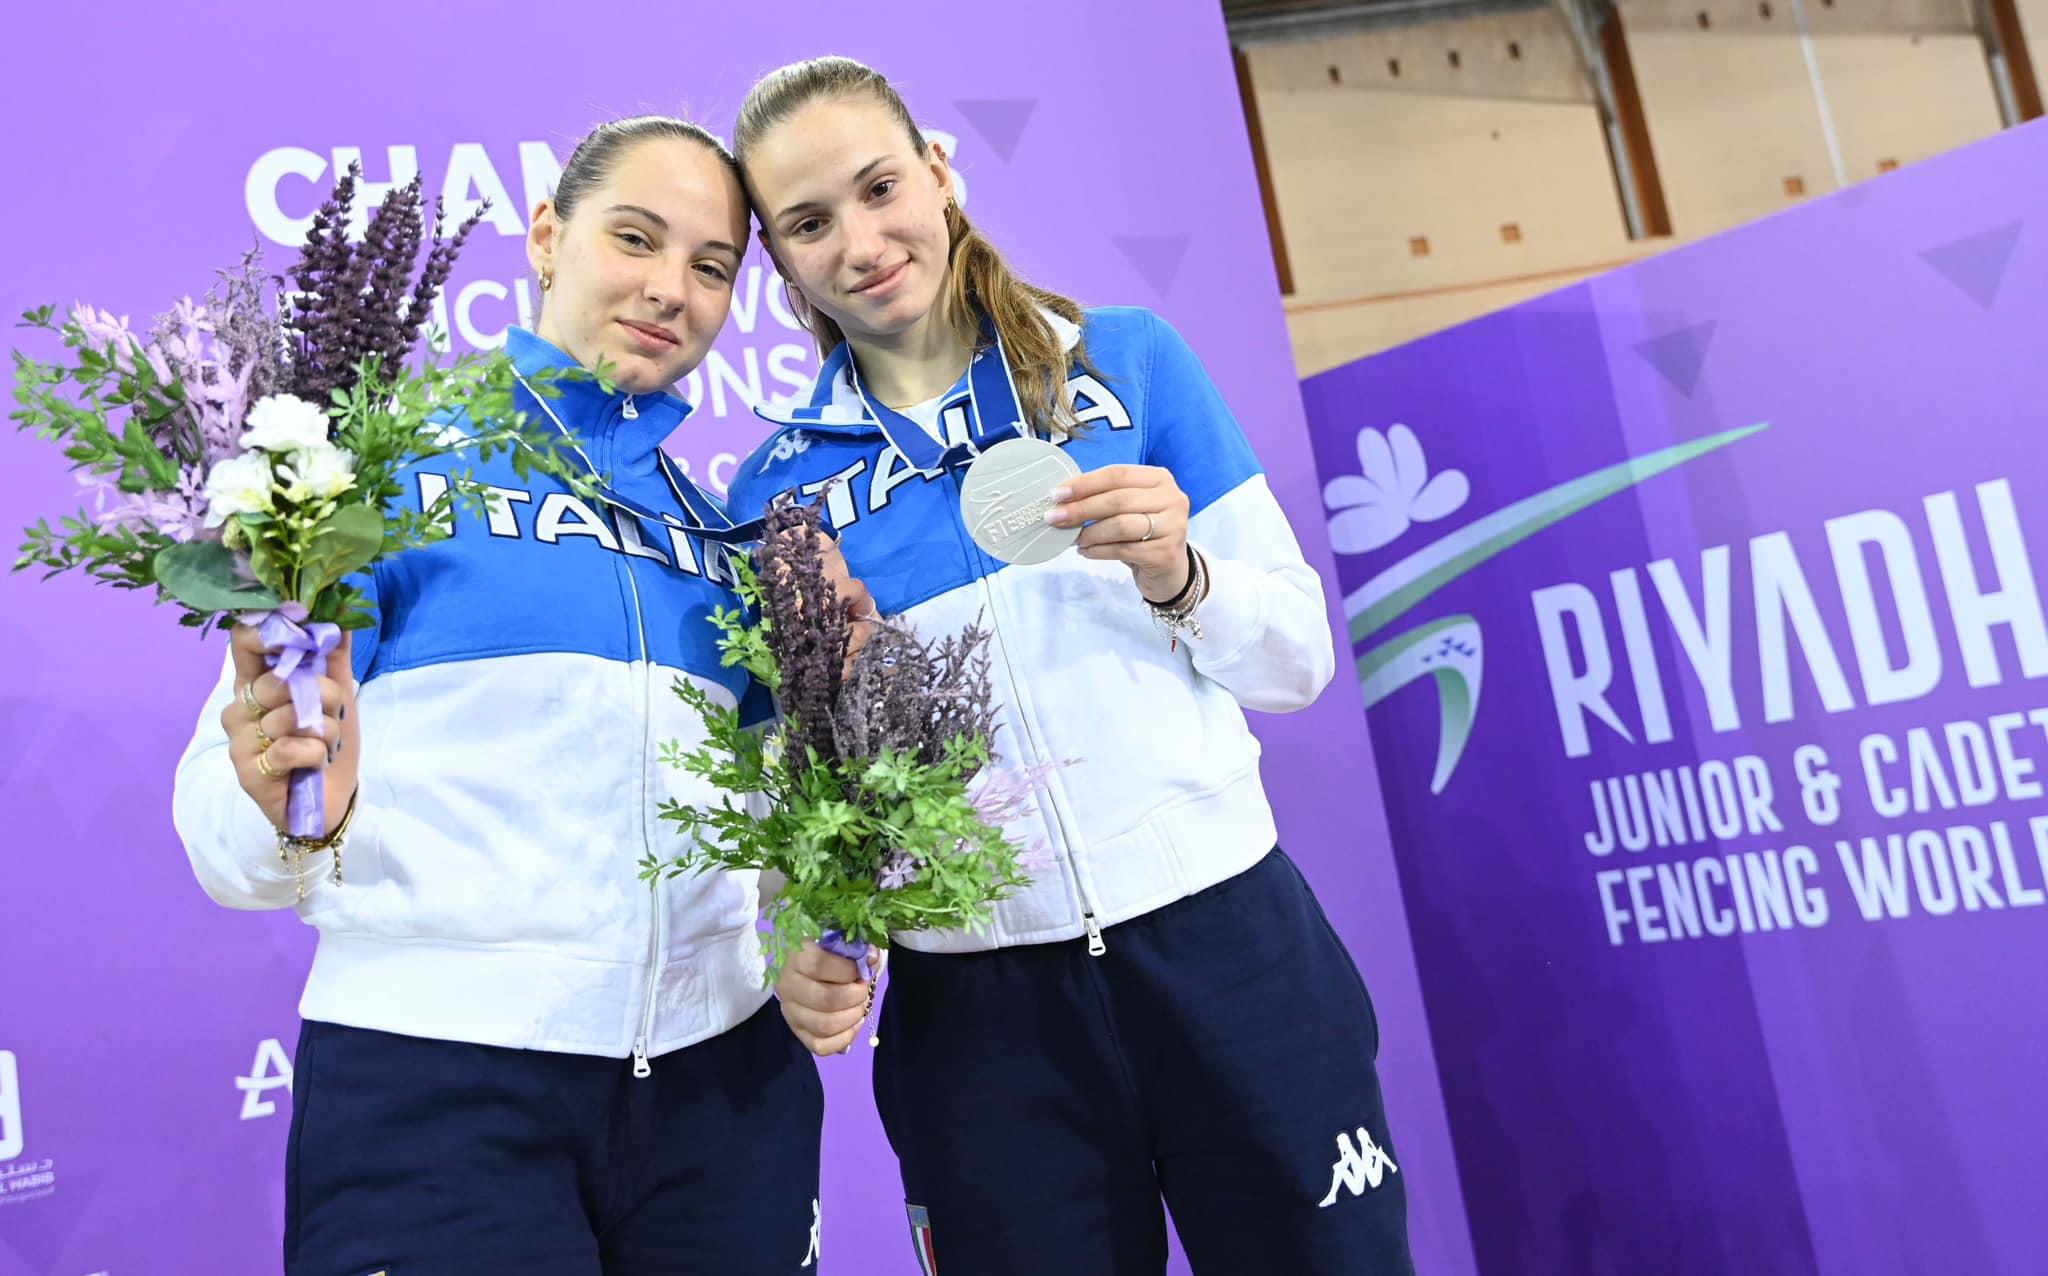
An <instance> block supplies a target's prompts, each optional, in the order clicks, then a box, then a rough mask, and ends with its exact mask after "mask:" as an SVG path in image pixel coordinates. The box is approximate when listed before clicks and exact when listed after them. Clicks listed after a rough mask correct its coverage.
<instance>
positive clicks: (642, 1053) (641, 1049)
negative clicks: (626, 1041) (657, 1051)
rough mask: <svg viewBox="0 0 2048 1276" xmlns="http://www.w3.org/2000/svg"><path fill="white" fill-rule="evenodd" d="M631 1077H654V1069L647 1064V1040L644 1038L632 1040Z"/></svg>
mask: <svg viewBox="0 0 2048 1276" xmlns="http://www.w3.org/2000/svg"><path fill="white" fill-rule="evenodd" d="M633 1075H634V1076H636V1077H651V1076H653V1075H654V1069H653V1068H651V1067H649V1066H648V1063H647V1038H645V1037H635V1038H633Z"/></svg>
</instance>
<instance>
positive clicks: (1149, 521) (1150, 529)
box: [1138, 514, 1159, 541]
mask: <svg viewBox="0 0 2048 1276" xmlns="http://www.w3.org/2000/svg"><path fill="white" fill-rule="evenodd" d="M1158 534H1159V517H1158V516H1157V515H1156V514H1147V515H1146V516H1145V534H1144V535H1143V536H1140V537H1139V538H1138V539H1139V540H1140V541H1149V540H1151V539H1152V538H1153V537H1154V536H1157V535H1158Z"/></svg>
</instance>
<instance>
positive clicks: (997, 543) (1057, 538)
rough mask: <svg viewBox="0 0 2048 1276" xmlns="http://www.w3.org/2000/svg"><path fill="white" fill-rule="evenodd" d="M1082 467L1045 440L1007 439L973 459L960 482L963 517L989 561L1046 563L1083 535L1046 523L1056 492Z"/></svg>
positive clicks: (961, 513) (1075, 529)
mask: <svg viewBox="0 0 2048 1276" xmlns="http://www.w3.org/2000/svg"><path fill="white" fill-rule="evenodd" d="M1080 476H1081V467H1080V466H1078V465H1076V464H1074V462H1073V459H1072V458H1071V457H1069V456H1068V455H1067V454H1066V453H1065V452H1063V451H1061V450H1060V449H1059V448H1057V447H1055V446H1053V445H1052V444H1050V443H1047V442H1046V441H1045V440H1043V439H1005V440H1004V441H1003V442H1001V443H998V444H996V445H995V446H994V447H992V448H990V449H988V450H987V451H986V452H983V453H982V454H981V455H980V456H978V457H976V458H974V463H973V464H972V465H970V466H968V467H967V476H966V478H964V479H962V480H961V483H960V516H961V518H962V520H963V521H964V522H966V524H967V534H968V535H969V536H972V537H973V538H974V543H975V544H977V545H979V546H981V548H982V549H983V550H984V551H985V552H986V553H987V554H988V555H989V557H991V558H1000V559H1002V560H1003V561H1004V562H1006V563H1019V564H1028V563H1042V562H1045V561H1046V560H1047V559H1051V558H1056V557H1058V556H1059V555H1060V554H1061V553H1062V552H1064V551H1065V550H1066V549H1067V547H1068V546H1070V545H1072V544H1073V543H1074V541H1075V539H1076V538H1077V537H1079V536H1080V535H1081V529H1080V528H1079V527H1053V526H1051V525H1050V524H1048V523H1047V522H1046V521H1045V512H1046V511H1047V510H1049V509H1051V508H1052V506H1053V499H1052V493H1053V489H1054V488H1056V487H1059V486H1060V485H1061V484H1062V483H1065V482H1067V481H1068V480H1069V479H1075V478H1079V477H1080Z"/></svg>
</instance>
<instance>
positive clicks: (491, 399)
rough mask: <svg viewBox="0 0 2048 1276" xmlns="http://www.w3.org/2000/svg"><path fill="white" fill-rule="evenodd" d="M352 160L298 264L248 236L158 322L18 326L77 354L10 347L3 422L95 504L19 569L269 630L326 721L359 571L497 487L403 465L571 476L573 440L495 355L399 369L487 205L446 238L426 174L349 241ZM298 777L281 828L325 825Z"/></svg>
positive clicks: (191, 615) (38, 313)
mask: <svg viewBox="0 0 2048 1276" xmlns="http://www.w3.org/2000/svg"><path fill="white" fill-rule="evenodd" d="M359 176H360V174H359V172H358V171H357V170H355V169H353V168H352V169H351V170H350V171H349V173H348V174H347V175H346V176H344V177H343V178H342V179H341V180H340V181H339V182H337V183H336V186H335V188H334V191H333V193H332V196H331V197H330V198H329V199H328V200H327V202H326V203H325V204H324V205H322V207H321V208H320V210H319V211H318V213H317V214H316V215H315V217H314V219H313V225H312V229H311V232H310V233H309V235H308V236H307V240H306V244H305V247H304V249H303V250H302V251H301V252H300V254H299V258H298V261H297V263H296V264H295V265H294V266H293V268H292V270H291V271H290V275H289V279H288V280H287V279H278V278H274V277H269V276H265V275H264V274H263V273H262V272H261V271H260V269H259V262H258V260H257V257H256V255H255V254H253V253H252V254H250V255H249V256H248V257H246V258H244V259H243V261H242V262H241V263H240V265H239V266H238V267H237V268H235V269H233V270H229V271H224V272H222V273H221V275H220V277H219V281H218V283H217V284H216V285H215V287H214V288H213V290H212V291H211V292H209V293H208V294H207V295H206V297H205V298H204V300H202V301H200V302H196V303H195V302H193V301H192V300H191V299H190V298H187V299H185V300H183V301H180V302H179V303H178V304H177V305H176V306H174V307H173V308H172V309H171V310H170V311H169V312H168V313H167V314H164V315H162V316H160V317H159V318H158V319H157V320H156V321H155V323H154V325H153V326H152V327H151V329H150V330H149V332H148V333H147V334H146V335H143V334H138V333H135V332H131V331H130V330H129V328H128V322H127V320H126V319H125V318H119V319H117V318H115V317H114V316H112V315H110V314H108V313H106V312H105V311H101V310H95V309H93V308H92V307H90V306H85V305H78V306H75V307H74V308H73V309H72V311H71V313H70V314H69V316H68V317H67V318H66V319H65V320H64V321H63V322H62V323H61V324H60V323H58V322H57V321H56V320H55V319H54V318H53V310H54V308H53V307H47V306H46V307H43V308H42V309H40V310H34V311H31V312H29V313H28V314H27V315H25V316H24V317H23V318H24V321H25V322H24V326H27V327H32V328H37V329H41V330H44V331H46V332H50V333H53V334H55V335H57V336H58V337H59V338H60V339H61V341H62V344H63V346H64V347H65V348H66V349H67V350H68V351H70V352H71V354H70V358H69V360H68V361H57V362H46V361H41V360H37V359H31V358H29V357H27V356H25V355H23V354H22V353H20V352H19V351H16V352H15V354H14V397H15V400H16V402H17V403H18V404H19V405H20V406H19V407H18V408H17V409H16V410H15V411H14V412H13V413H12V419H13V420H14V421H15V422H17V424H18V426H19V428H21V429H24V430H34V431H35V432H36V433H37V434H38V435H39V436H40V437H42V438H45V439H48V440H50V441H52V442H54V443H57V444H59V445H61V446H62V448H63V451H64V455H65V456H66V457H68V458H69V459H70V460H71V462H72V464H73V468H74V469H76V470H77V471H78V477H79V482H80V484H81V485H82V486H83V487H85V488H86V489H87V491H88V493H89V506H88V508H86V509H82V510H80V511H79V512H78V513H77V514H75V515H72V516H69V517H65V518H62V519H60V520H59V522H58V525H57V526H56V527H52V526H51V525H50V523H49V521H48V520H47V519H45V520H40V521H38V522H37V523H36V524H35V525H34V526H33V527H30V528H29V529H28V530H27V539H26V541H25V542H24V543H23V545H22V547H21V552H20V557H19V558H18V559H17V560H16V561H15V564H14V568H15V570H16V571H20V570H23V569H25V568H28V567H30V566H40V567H43V568H46V569H47V571H46V573H45V575H46V578H47V577H48V576H54V575H56V574H58V573H60V572H66V571H73V570H76V571H82V572H84V573H86V575H88V576H90V577H92V578H93V579H96V580H99V581H102V582H105V583H107V584H110V585H113V586H116V587H118V588H123V589H154V590H155V591H156V595H157V601H159V602H169V603H172V604H175V605H176V606H178V607H180V608H182V609H183V614H182V615H181V616H180V618H179V619H180V623H182V624H185V625H191V626H197V627H201V628H207V627H215V626H218V627H222V628H225V627H226V626H228V625H229V624H231V623H233V622H234V621H235V620H237V619H239V620H241V621H243V622H245V623H249V624H254V625H257V626H259V627H260V631H261V633H262V635H263V638H264V640H265V643H266V645H268V646H269V647H270V648H271V651H272V655H271V657H270V661H271V667H272V669H273V670H274V671H275V672H276V673H277V675H278V676H279V677H280V678H282V679H283V680H284V681H285V683H286V685H287V686H288V687H289V688H290V690H291V694H292V702H293V705H294V707H295V708H296V710H297V712H298V715H299V722H300V724H301V725H302V726H314V725H317V724H318V722H319V720H320V692H319V676H320V673H321V672H322V670H323V668H324V666H325V657H326V656H327V655H328V654H329V653H330V652H332V651H333V650H334V648H335V647H336V646H337V645H338V644H339V642H340V640H341V631H342V630H344V629H353V628H360V627H362V626H365V625H368V624H370V623H371V622H372V616H371V614H370V611H369V608H368V605H367V600H366V599H365V597H364V595H363V594H362V592H361V591H360V590H358V589H356V588H355V587H354V586H352V585H351V584H349V583H348V581H347V577H349V576H350V575H351V574H353V573H356V572H358V571H361V570H362V569H363V568H365V567H368V566H369V565H370V564H372V563H374V562H376V561H378V560H379V559H382V558H384V557H386V556H387V555H390V554H393V553H397V552H398V551H400V550H403V549H407V548H410V547H412V546H416V545H423V544H426V543H428V542H431V541H434V540H438V539H441V538H442V537H445V536H447V535H448V534H449V531H450V527H451V513H452V509H453V508H454V507H455V506H456V505H462V506H464V507H467V508H471V509H475V510H481V509H482V508H483V501H484V499H485V496H486V492H487V489H485V488H484V487H483V486H482V485H481V484H479V483H477V482H475V481H474V480H472V479H470V478H468V477H467V475H466V474H458V475H456V476H453V477H451V480H450V483H449V488H448V491H447V492H446V493H445V494H444V495H443V496H441V497H440V498H439V499H438V500H437V501H435V502H434V503H433V504H431V505H429V506H428V507H427V508H426V509H424V510H418V511H414V510H405V509H400V508H397V507H396V505H395V503H394V502H395V498H397V497H398V496H400V495H401V487H400V475H401V471H402V470H403V469H404V468H405V467H406V466H408V465H411V464H413V463H415V462H418V461H421V460H425V459H428V458H432V457H437V456H444V455H447V454H449V453H452V452H455V451H458V450H462V449H473V450H474V451H475V453H476V456H477V459H479V460H482V459H487V458H489V457H490V456H491V455H493V454H494V453H496V452H498V451H499V450H501V449H507V448H511V449H513V453H512V455H513V464H514V466H515V467H516V468H517V469H519V471H520V472H521V473H522V474H523V473H527V472H529V471H530V469H532V468H541V469H544V470H546V471H548V472H551V473H558V474H567V473H570V471H569V470H568V469H567V467H566V466H564V465H563V463H562V460H561V442H560V440H559V439H557V438H553V437H550V436H544V435H540V434H539V433H538V432H530V431H529V430H528V429H527V427H526V425H525V423H524V421H523V420H522V419H521V418H520V417H518V416H517V415H516V414H515V413H514V412H513V410H512V386H513V378H512V373H511V369H510V365H509V364H507V363H506V362H505V361H504V360H502V359H496V358H489V359H486V358H479V357H474V356H471V357H466V358H463V359H459V360H456V361H454V362H453V363H451V364H448V365H445V366H444V365H441V364H438V363H436V362H434V361H433V360H431V359H429V360H427V361H425V362H424V363H423V365H422V366H415V367H408V366H407V362H406V361H407V358H408V356H409V355H410V354H411V353H412V352H413V349H414V346H415V344H416V342H417V341H418V339H419V336H420V332H421V329H422V327H423V325H424V323H425V321H426V318H427V316H428V314H429V313H430V311H431V308H432V306H433V304H434V299H435V297H436V296H437V295H438V294H439V291H440V289H441V287H442V286H443V285H444V284H445V283H446V282H447V279H448V275H449V271H450V269H451V268H452V267H453V265H454V262H455V256H456V254H457V253H458V252H459V251H460V250H461V247H462V244H463V241H464V240H465V239H466V238H467V237H468V235H469V233H470V230H471V229H472V228H473V227H474V226H475V225H476V223H477V220H478V218H479V217H481V215H482V213H481V210H480V211H479V212H478V214H477V215H476V216H472V217H471V218H469V219H468V220H467V221H465V222H463V223H462V224H461V225H460V226H459V227H457V228H456V229H455V232H454V234H453V235H452V236H448V237H446V238H444V237H443V235H442V229H443V223H442V217H441V210H440V204H439V201H438V200H437V201H436V202H435V212H434V219H433V225H432V229H431V232H430V231H429V230H428V228H427V225H426V218H425V209H424V205H423V203H422V200H421V196H420V186H419V182H418V181H417V180H414V181H413V182H411V183H409V184H407V185H405V186H402V187H400V188H398V189H396V190H394V191H392V192H391V193H390V195H389V196H387V197H386V198H385V200H384V201H383V203H382V204H381V205H380V206H379V207H378V208H377V209H376V210H375V212H374V213H373V214H372V215H371V217H370V218H369V221H368V225H367V227H366V229H365V231H364V234H363V236H362V239H361V241H360V242H352V241H351V240H350V239H349V237H348V233H347V227H348V224H349V215H350V211H351V208H352V205H353V200H354V196H355V189H356V184H357V180H358V178H359ZM422 247H425V249H426V257H425V261H424V263H423V264H422V263H421V262H420V250H421V248H422ZM287 284H290V285H293V287H291V288H289V289H288V288H287ZM464 410H466V411H467V414H468V420H467V421H466V422H465V423H464V425H463V427H462V428H461V429H460V430H456V429H451V428H450V426H449V422H450V421H451V420H452V419H454V415H455V414H456V413H458V412H461V411H464ZM515 445H516V446H515ZM289 789H290V802H289V807H288V814H289V823H290V832H291V833H292V834H293V835H294V836H296V837H302V838H311V837H318V836H320V834H321V833H322V831H323V829H324V827H325V814H324V812H323V811H322V810H321V806H322V788H321V783H320V778H319V775H318V773H317V772H314V771H295V772H293V774H292V777H291V780H290V785H289Z"/></svg>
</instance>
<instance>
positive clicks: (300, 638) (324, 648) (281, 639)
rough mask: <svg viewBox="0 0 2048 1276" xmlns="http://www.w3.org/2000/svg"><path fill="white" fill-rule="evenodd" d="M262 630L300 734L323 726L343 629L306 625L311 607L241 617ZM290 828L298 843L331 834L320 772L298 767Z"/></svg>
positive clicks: (290, 794) (289, 794)
mask: <svg viewBox="0 0 2048 1276" xmlns="http://www.w3.org/2000/svg"><path fill="white" fill-rule="evenodd" d="M238 619H239V620H240V621H241V622H242V623H243V624H245V625H254V626H256V636H257V637H259V638H261V639H262V640H263V646H264V647H265V649H266V654H265V655H264V657H263V658H264V660H266V661H268V662H269V664H270V671H271V672H272V673H274V674H276V675H277V676H278V678H279V679H280V680H281V681H283V683H284V686H285V690H286V691H288V692H290V693H291V697H292V712H293V713H295V714H296V715H297V716H298V720H299V730H301V731H305V730H309V729H311V728H314V727H318V726H319V725H320V719H321V717H322V714H321V712H320V677H321V675H322V674H324V673H325V672H326V671H327V657H328V656H329V655H331V654H333V652H334V649H335V648H336V647H338V646H340V645H341V626H340V625H331V624H327V623H325V622H324V621H323V622H317V623H314V624H310V625H309V624H306V623H305V620H306V605H305V604H304V603H298V602H289V603H286V604H285V605H284V606H282V607H280V608H278V609H277V610H275V611H258V612H247V613H244V614H243V615H241V616H240V617H238ZM285 793H286V800H285V822H286V825H287V826H288V827H289V829H290V830H291V835H292V836H293V837H303V838H318V837H321V836H323V835H324V834H325V833H326V832H327V781H326V777H325V776H323V775H322V774H321V773H320V771H319V770H318V769H317V768H314V767H294V768H293V769H292V774H291V778H290V780H288V781H287V782H286V785H285Z"/></svg>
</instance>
